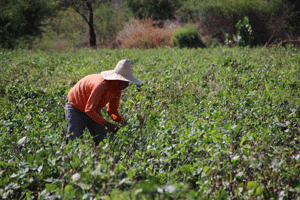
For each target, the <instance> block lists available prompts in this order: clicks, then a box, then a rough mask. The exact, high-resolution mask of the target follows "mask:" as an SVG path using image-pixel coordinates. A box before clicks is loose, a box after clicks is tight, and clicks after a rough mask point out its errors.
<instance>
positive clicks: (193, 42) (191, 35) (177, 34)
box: [171, 24, 205, 48]
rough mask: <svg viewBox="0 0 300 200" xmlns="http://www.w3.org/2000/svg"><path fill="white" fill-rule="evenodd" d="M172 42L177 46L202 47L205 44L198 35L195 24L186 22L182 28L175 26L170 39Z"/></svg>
mask: <svg viewBox="0 0 300 200" xmlns="http://www.w3.org/2000/svg"><path fill="white" fill-rule="evenodd" d="M171 41H172V43H173V44H174V45H175V46H178V47H179V48H184V47H186V48H197V47H201V48H204V47H205V44H204V42H203V41H202V39H201V38H200V36H199V33H198V28H197V26H195V25H191V24H186V25H185V26H184V28H180V27H179V28H177V29H176V30H175V31H174V33H173V36H172V39H171Z"/></svg>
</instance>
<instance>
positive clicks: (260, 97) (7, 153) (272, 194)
mask: <svg viewBox="0 0 300 200" xmlns="http://www.w3.org/2000/svg"><path fill="white" fill-rule="evenodd" d="M122 58H130V59H131V61H132V64H133V70H134V74H136V75H137V76H138V78H140V79H141V80H142V81H143V83H144V84H142V85H134V84H132V85H131V86H130V87H129V88H127V89H126V90H124V91H123V92H122V97H121V101H120V107H119V112H120V113H121V114H122V115H123V116H124V117H125V118H126V119H127V121H128V125H127V126H125V127H122V128H121V129H120V130H119V131H118V133H116V134H115V135H108V137H107V138H106V139H105V140H104V141H103V142H101V143H100V145H99V146H98V147H95V146H94V143H93V141H92V138H91V136H90V135H89V133H88V132H85V133H84V137H83V138H82V139H78V140H76V141H74V142H70V143H68V144H66V143H65V134H66V122H65V116H64V105H65V101H66V94H67V93H68V91H69V90H70V88H71V87H72V86H73V85H74V84H76V82H77V81H78V80H79V79H80V78H81V77H84V76H86V75H88V74H93V73H100V72H101V71H105V70H111V69H113V68H114V67H115V64H116V63H117V62H118V61H119V60H120V59H122ZM299 59H300V53H299V50H298V49H297V48H291V47H290V48H258V47H256V48H248V47H233V48H228V47H216V48H206V49H201V48H198V49H176V50H174V49H148V50H138V49H130V50H128V49H122V50H119V49H118V50H107V49H101V50H94V49H80V50H76V51H74V50H70V51H65V52H55V51H54V52H48V51H28V50H14V51H8V50H0V65H1V67H0V149H1V150H0V196H1V199H104V198H106V199H280V198H282V199H297V198H298V197H299V195H300V191H299V186H300V178H299V175H300V172H299V162H300V156H299V151H300V147H299V144H300V131H299V128H300V124H299V122H300V107H299V105H300V80H299V75H298V74H299V73H298V72H299ZM103 116H104V117H105V118H107V119H108V118H109V116H107V115H105V114H104V112H103Z"/></svg>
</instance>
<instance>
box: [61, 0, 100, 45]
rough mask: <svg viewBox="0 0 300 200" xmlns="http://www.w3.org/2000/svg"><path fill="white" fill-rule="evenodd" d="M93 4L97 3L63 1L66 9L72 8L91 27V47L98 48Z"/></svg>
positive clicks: (81, 0)
mask: <svg viewBox="0 0 300 200" xmlns="http://www.w3.org/2000/svg"><path fill="white" fill-rule="evenodd" d="M93 3H95V1H91V0H65V1H63V3H62V4H63V5H64V6H65V7H71V8H72V9H73V10H74V11H75V12H76V13H78V14H79V15H81V17H82V18H83V19H84V21H85V22H86V23H87V24H88V26H89V43H90V46H91V47H96V44H97V40H96V33H95V27H94V11H93Z"/></svg>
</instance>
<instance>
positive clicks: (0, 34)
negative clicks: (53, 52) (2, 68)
mask: <svg viewBox="0 0 300 200" xmlns="http://www.w3.org/2000/svg"><path fill="white" fill-rule="evenodd" d="M57 11H58V3H57V2H56V1H54V0H49V1H43V0H15V1H11V0H1V1H0V46H1V47H4V48H9V49H12V48H15V47H16V46H17V45H18V44H19V43H20V41H22V42H23V43H24V41H27V42H30V41H31V40H32V39H33V38H34V37H36V36H39V35H40V34H41V33H42V27H43V26H45V25H46V23H45V21H46V19H48V18H51V17H53V16H55V15H56V13H57Z"/></svg>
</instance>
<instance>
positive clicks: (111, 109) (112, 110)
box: [106, 92, 126, 123]
mask: <svg viewBox="0 0 300 200" xmlns="http://www.w3.org/2000/svg"><path fill="white" fill-rule="evenodd" d="M120 98H121V92H120V93H119V94H118V95H117V96H116V97H115V98H113V99H112V100H111V101H110V102H109V103H108V107H107V111H106V112H107V114H108V115H109V116H110V117H111V118H112V119H113V120H114V121H115V122H118V123H122V122H124V121H126V120H125V119H124V118H123V117H122V116H121V115H120V113H119V112H118V108H119V103H120Z"/></svg>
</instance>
